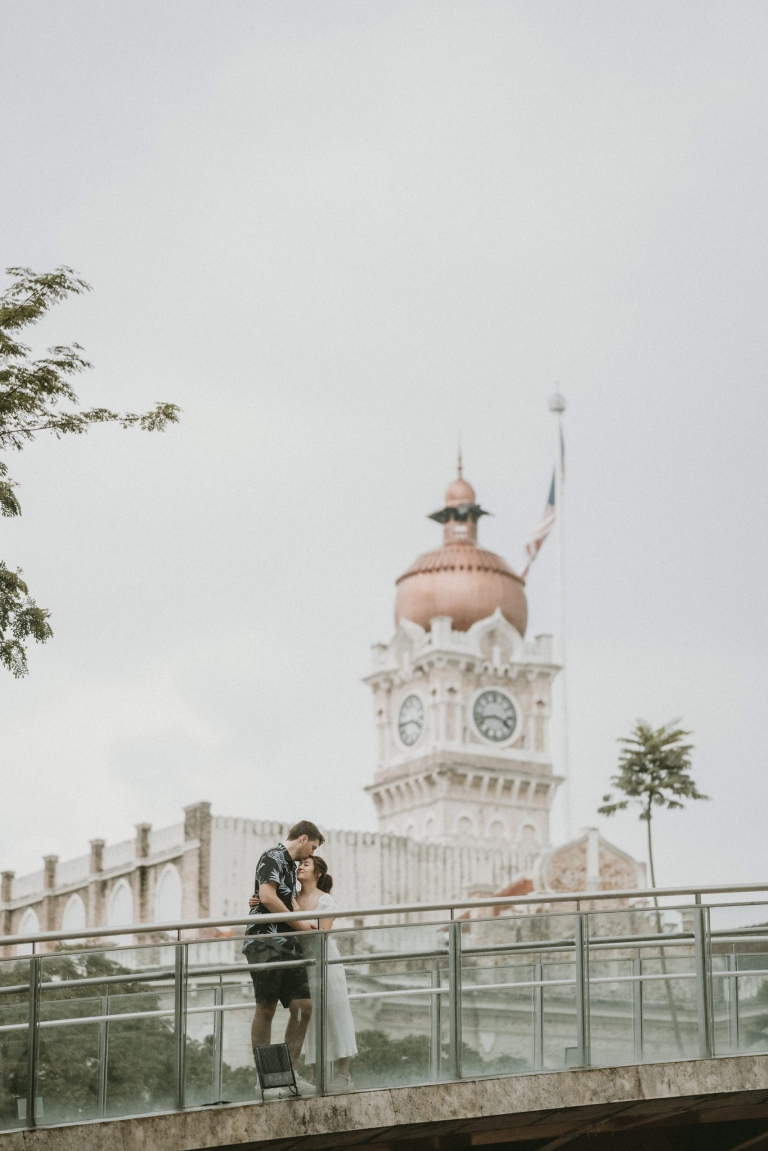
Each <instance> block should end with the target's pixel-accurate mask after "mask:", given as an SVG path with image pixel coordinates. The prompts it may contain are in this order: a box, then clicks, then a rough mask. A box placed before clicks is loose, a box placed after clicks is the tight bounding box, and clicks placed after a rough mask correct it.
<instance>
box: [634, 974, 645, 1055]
mask: <svg viewBox="0 0 768 1151" xmlns="http://www.w3.org/2000/svg"><path fill="white" fill-rule="evenodd" d="M632 974H633V975H634V976H635V982H634V983H633V984H632V1038H633V1041H634V1049H635V1063H642V1062H643V984H642V982H641V980H640V976H641V975H642V974H643V961H642V959H641V958H640V956H639V955H636V956H635V958H634V959H633V960H632Z"/></svg>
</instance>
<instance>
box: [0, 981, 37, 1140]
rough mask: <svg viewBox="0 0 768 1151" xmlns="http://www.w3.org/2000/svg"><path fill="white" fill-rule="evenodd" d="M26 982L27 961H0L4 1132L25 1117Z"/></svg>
mask: <svg viewBox="0 0 768 1151" xmlns="http://www.w3.org/2000/svg"><path fill="white" fill-rule="evenodd" d="M29 979H30V961H29V960H28V959H22V960H19V959H4V960H0V1130H5V1131H7V1130H10V1129H12V1128H14V1127H19V1126H23V1123H24V1116H25V1114H26V1106H27V1067H28V1050H27V1021H28V1019H29ZM4 1028H8V1029H9V1030H3V1029H4Z"/></svg>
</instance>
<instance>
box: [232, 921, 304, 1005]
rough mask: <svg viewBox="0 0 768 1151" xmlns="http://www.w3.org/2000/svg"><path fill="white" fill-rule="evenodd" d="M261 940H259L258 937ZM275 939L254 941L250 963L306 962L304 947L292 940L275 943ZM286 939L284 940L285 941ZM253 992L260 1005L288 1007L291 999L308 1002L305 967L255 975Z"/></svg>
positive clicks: (276, 968)
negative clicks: (300, 960)
mask: <svg viewBox="0 0 768 1151" xmlns="http://www.w3.org/2000/svg"><path fill="white" fill-rule="evenodd" d="M256 938H258V937H256ZM274 938H275V937H274V936H272V937H271V938H270V937H269V936H263V937H262V938H260V939H258V942H256V941H255V940H254V943H253V944H252V945H251V946H250V947H249V948H248V953H247V956H248V962H249V963H269V964H270V965H272V964H275V965H277V964H278V963H286V962H295V961H296V960H297V959H303V958H304V957H303V955H302V951H301V946H300V945H299V944H298V943H297V942H295V941H294V940H293V939H288V940H285V942H283V940H281V941H280V942H279V943H278V942H276V941H275V942H273V940H274ZM283 939H285V937H283ZM251 979H252V980H253V992H254V995H255V996H256V1002H257V1003H277V1002H278V1001H279V1002H280V1003H281V1004H282V1005H283V1007H287V1006H288V1004H289V1003H290V1002H291V1000H292V999H309V998H310V995H309V980H308V978H307V969H306V967H278V966H274V967H273V968H272V969H271V970H266V971H252V972H251Z"/></svg>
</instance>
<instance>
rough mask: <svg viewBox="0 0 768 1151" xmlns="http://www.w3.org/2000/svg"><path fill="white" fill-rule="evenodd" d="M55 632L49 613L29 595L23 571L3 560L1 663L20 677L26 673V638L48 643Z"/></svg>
mask: <svg viewBox="0 0 768 1151" xmlns="http://www.w3.org/2000/svg"><path fill="white" fill-rule="evenodd" d="M51 635H53V632H52V631H51V625H50V624H49V623H48V612H47V611H46V610H45V608H42V607H38V606H37V604H36V603H35V601H34V600H33V599H32V598H31V596H30V595H29V588H28V587H27V585H26V584H25V582H24V580H23V579H22V578H21V571H15V572H14V571H11V570H10V569H9V568H7V567H6V566H5V564H4V563H3V561H2V560H0V664H2V665H3V666H4V667H5V668H7V669H8V671H10V672H11V673H12V674H13V675H15V676H16V677H17V678H18V677H19V676H22V675H25V674H26V671H27V655H26V651H25V648H24V641H25V640H27V639H34V640H36V641H37V642H38V643H45V641H46V640H47V639H48V638H49V637H50V636H51Z"/></svg>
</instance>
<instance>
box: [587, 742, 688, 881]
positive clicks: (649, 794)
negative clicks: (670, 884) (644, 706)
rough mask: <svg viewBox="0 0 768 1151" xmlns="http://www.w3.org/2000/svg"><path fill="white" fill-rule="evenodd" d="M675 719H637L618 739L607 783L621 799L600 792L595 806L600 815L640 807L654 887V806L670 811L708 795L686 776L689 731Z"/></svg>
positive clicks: (613, 813)
mask: <svg viewBox="0 0 768 1151" xmlns="http://www.w3.org/2000/svg"><path fill="white" fill-rule="evenodd" d="M679 722H680V721H679V720H672V721H671V722H670V723H667V724H663V725H662V726H661V727H659V728H653V727H651V726H650V724H648V723H645V722H644V721H643V720H638V721H637V723H636V724H635V727H634V730H633V731H632V733H631V735H630V736H629V737H627V738H623V739H620V740H619V743H620V744H621V745H622V750H621V753H620V755H619V772H618V774H617V775H614V776H613V777H612V779H611V783H612V784H613V786H614V788H615V789H616V790H617V791H619V792H621V793H622V794H623V795H624V796H625V798H624V799H615V798H614V796H613V795H612V794H609V795H604V796H603V804H602V806H601V807H599V808H598V809H597V810H598V811H599V813H600V814H601V815H615V813H616V812H617V811H623V810H624V809H625V808H627V807H628V806H629V804H630V803H633V804H637V805H638V806H639V807H640V809H641V810H640V819H643V820H645V821H646V823H647V828H648V856H649V862H650V865H651V883H652V885H653V886H654V887H655V886H656V876H655V873H654V866H653V847H652V842H651V819H652V816H653V809H654V807H666V809H667V810H668V811H671V810H673V809H675V808H681V807H683V806H684V804H683V803H682V802H681V800H683V799H708V798H709V796H707V795H702V794H701V792H700V791H699V790H698V789H697V787H696V784H695V783H694V781H693V779H692V777H691V775H690V772H689V769H690V766H691V752H692V751H693V744H690V743H686V742H685V741H686V739H687V737H688V736H689V735H690V734H691V733H690V732H689V731H683V730H682V728H679V727H677V726H676V724H678V723H679Z"/></svg>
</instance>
